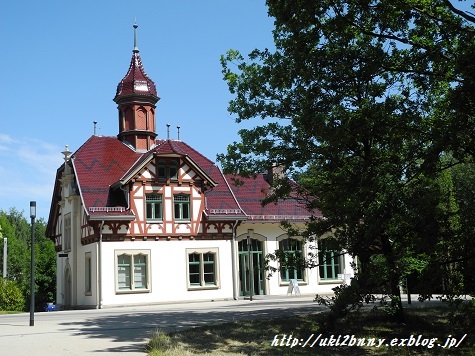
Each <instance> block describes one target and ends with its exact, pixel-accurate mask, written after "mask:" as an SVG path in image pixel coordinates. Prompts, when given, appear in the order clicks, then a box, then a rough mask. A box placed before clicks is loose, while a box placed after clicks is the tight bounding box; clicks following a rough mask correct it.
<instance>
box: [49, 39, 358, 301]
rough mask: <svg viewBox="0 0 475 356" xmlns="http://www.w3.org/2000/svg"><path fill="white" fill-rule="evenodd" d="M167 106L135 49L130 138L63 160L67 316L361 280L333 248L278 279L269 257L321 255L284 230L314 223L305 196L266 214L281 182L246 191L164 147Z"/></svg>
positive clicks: (129, 87)
mask: <svg viewBox="0 0 475 356" xmlns="http://www.w3.org/2000/svg"><path fill="white" fill-rule="evenodd" d="M158 100H159V97H158V96H157V91H156V88H155V84H154V83H153V81H152V80H151V79H150V78H148V76H147V74H146V73H145V71H144V69H143V66H142V62H141V59H140V55H139V51H138V49H137V47H134V50H133V55H132V60H131V63H130V67H129V70H128V72H127V74H126V75H125V77H124V78H123V79H122V81H121V82H120V83H119V85H118V87H117V93H116V96H115V98H114V101H115V102H116V103H117V105H118V111H119V134H118V136H117V137H103V136H95V135H94V136H92V137H90V138H89V139H88V140H87V141H86V142H85V143H84V144H83V145H82V146H81V147H80V148H79V149H77V150H76V152H74V153H71V152H69V150H68V149H66V150H65V151H64V152H63V154H64V164H63V165H61V167H59V168H58V171H57V175H56V181H55V187H54V192H53V198H52V204H51V211H50V217H49V221H48V226H47V234H48V236H49V237H51V238H52V239H53V240H54V242H55V245H56V251H57V299H56V304H57V305H58V306H59V307H60V308H102V307H110V306H122V305H139V304H152V303H162V302H170V301H187V300H189V301H196V300H219V299H232V298H234V299H237V298H239V297H240V296H245V295H249V294H250V293H252V294H254V295H256V294H267V295H282V294H286V293H287V291H288V287H289V283H290V280H293V279H295V280H297V282H298V285H299V289H300V292H301V293H302V294H304V293H305V294H306V293H315V294H317V293H319V294H323V293H331V289H332V288H333V287H335V286H336V285H338V284H341V283H342V282H343V275H345V274H352V273H353V271H352V269H351V267H350V258H349V256H347V255H344V256H340V254H339V253H335V252H336V251H331V250H322V251H320V253H321V257H320V264H321V265H320V266H319V267H318V268H314V269H308V268H287V269H285V268H283V269H281V270H280V271H279V272H277V273H274V274H273V275H272V276H271V277H270V278H267V277H268V275H267V272H266V270H265V268H264V262H265V256H266V254H268V253H273V252H274V251H275V250H279V249H280V250H285V251H289V252H291V253H292V254H302V255H306V253H307V252H308V251H310V249H311V246H308V245H304V244H302V239H301V238H299V237H294V236H287V235H286V233H285V231H284V230H283V229H282V228H281V227H280V222H281V221H282V220H286V221H289V222H292V223H295V224H299V225H302V226H303V224H305V222H306V221H307V220H308V219H309V215H310V213H309V212H308V211H307V210H306V209H305V207H304V206H303V205H302V204H301V203H300V202H299V201H298V200H297V199H287V200H285V201H279V202H278V203H277V204H270V205H267V206H265V207H263V206H262V205H261V201H262V199H263V198H264V197H265V194H266V192H267V191H268V189H269V187H270V186H269V183H268V179H271V178H272V174H259V175H258V176H257V178H256V179H243V183H244V184H243V185H240V186H234V185H233V184H232V183H231V179H230V178H231V177H226V176H224V175H223V174H222V173H221V171H220V170H219V168H218V167H217V166H216V165H215V164H214V163H213V162H212V161H210V160H209V159H207V158H206V157H204V156H203V155H201V154H200V153H199V152H198V151H196V150H195V149H193V148H191V147H190V146H188V145H187V144H186V143H185V142H182V141H179V140H170V139H157V137H156V136H157V135H156V133H155V132H156V130H155V108H156V106H155V104H156V103H157V102H158ZM204 139H206V138H204ZM248 237H249V241H250V242H251V244H250V250H251V252H248ZM323 256H325V258H324V257H323ZM249 257H250V258H249ZM273 266H274V267H276V268H279V266H278V265H277V263H275V262H274V263H273ZM251 281H252V282H251ZM251 286H252V287H251Z"/></svg>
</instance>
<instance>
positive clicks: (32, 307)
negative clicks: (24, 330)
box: [30, 201, 36, 326]
mask: <svg viewBox="0 0 475 356" xmlns="http://www.w3.org/2000/svg"><path fill="white" fill-rule="evenodd" d="M30 218H31V275H30V280H31V288H30V326H34V325H35V218H36V202H35V201H30Z"/></svg>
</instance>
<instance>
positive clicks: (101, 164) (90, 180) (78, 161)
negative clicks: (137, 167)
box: [72, 136, 140, 213]
mask: <svg viewBox="0 0 475 356" xmlns="http://www.w3.org/2000/svg"><path fill="white" fill-rule="evenodd" d="M138 158H140V154H139V153H136V152H135V151H134V150H132V149H131V148H130V147H129V146H127V145H125V144H124V143H123V142H121V141H119V140H118V139H117V138H116V137H101V136H92V137H91V138H89V140H87V141H86V142H85V143H84V144H83V145H82V146H81V147H80V148H79V149H78V150H77V151H76V152H75V153H74V154H73V155H72V160H73V165H74V170H75V172H76V179H77V183H78V186H79V189H80V193H81V196H82V199H83V203H84V206H85V208H86V210H89V208H91V207H105V206H107V202H108V197H109V187H110V185H112V184H113V183H115V182H117V181H118V180H119V179H120V178H121V177H122V176H123V175H124V173H125V172H126V171H127V170H128V169H129V167H130V166H132V165H133V164H134V163H135V161H137V159H138ZM88 213H89V211H88Z"/></svg>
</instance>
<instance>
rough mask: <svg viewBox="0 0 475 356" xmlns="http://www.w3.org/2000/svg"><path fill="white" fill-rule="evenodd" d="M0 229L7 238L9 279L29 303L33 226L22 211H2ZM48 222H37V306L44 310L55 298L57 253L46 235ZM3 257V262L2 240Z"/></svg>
mask: <svg viewBox="0 0 475 356" xmlns="http://www.w3.org/2000/svg"><path fill="white" fill-rule="evenodd" d="M0 226H1V227H2V233H3V236H4V237H6V238H8V261H7V279H8V280H11V281H14V282H15V284H16V285H17V286H18V288H19V289H20V291H21V293H22V295H23V300H24V301H25V302H26V303H27V304H28V305H24V306H23V308H24V309H25V310H26V309H28V307H29V300H30V286H31V285H30V274H31V226H30V224H29V223H28V221H27V220H26V219H25V217H24V216H23V213H22V212H19V211H17V210H16V209H14V208H12V209H10V210H9V211H8V212H7V213H6V212H4V211H0ZM45 231H46V223H45V221H44V220H43V219H38V220H36V221H35V307H36V308H37V309H38V310H41V309H42V307H43V306H44V305H45V304H46V303H47V302H52V301H54V296H55V295H56V292H55V291H56V252H55V248H54V243H53V242H52V241H51V240H50V239H49V238H48V237H46V236H45ZM0 255H1V258H2V261H3V239H2V241H1V251H0Z"/></svg>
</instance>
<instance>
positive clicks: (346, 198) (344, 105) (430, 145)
mask: <svg viewBox="0 0 475 356" xmlns="http://www.w3.org/2000/svg"><path fill="white" fill-rule="evenodd" d="M267 5H268V8H269V15H270V16H272V17H274V18H275V30H274V42H275V49H274V50H268V49H265V50H254V51H253V52H252V53H251V54H249V56H248V58H245V57H244V56H243V55H242V54H240V53H239V52H238V51H236V50H230V51H229V52H228V53H227V55H226V56H223V57H222V65H223V74H224V78H225V80H226V81H227V83H228V86H229V90H230V92H231V93H232V94H233V95H234V98H233V99H232V101H231V102H230V105H229V111H230V112H231V113H232V114H234V115H236V120H237V122H241V121H242V120H248V119H252V118H261V119H263V120H264V121H263V124H261V125H258V126H257V127H255V128H253V129H242V130H240V131H239V134H240V136H241V142H234V143H233V144H231V145H230V146H229V147H228V150H227V153H226V154H222V155H218V160H219V161H220V162H221V164H222V166H223V169H224V170H225V171H226V172H232V173H240V174H242V175H250V174H253V173H255V172H259V171H264V170H266V169H267V168H268V166H269V164H277V165H280V166H282V167H285V169H286V171H287V172H288V173H289V174H292V173H299V172H302V171H306V172H305V173H304V174H303V175H301V177H300V178H301V180H300V181H301V183H302V184H303V185H304V186H305V188H306V191H305V194H302V198H305V199H307V203H308V207H309V211H313V210H314V209H318V210H320V211H321V212H322V213H323V215H324V216H325V219H315V220H314V221H313V222H312V223H310V224H308V226H307V231H305V232H304V233H303V234H304V235H305V236H307V237H309V238H311V236H321V235H322V234H323V233H325V232H331V233H332V235H333V237H334V238H335V240H336V241H337V242H338V243H339V245H340V246H341V247H342V248H344V249H346V250H347V251H348V252H349V253H350V254H352V255H354V256H357V257H358V261H359V270H358V277H357V279H356V280H357V282H358V283H356V281H355V285H356V284H358V285H359V286H360V287H361V286H363V288H362V291H361V293H360V294H364V293H367V292H371V291H372V290H373V289H372V287H373V286H375V285H377V286H378V288H379V289H381V288H382V289H383V291H384V292H385V293H387V294H388V295H390V296H391V297H392V301H393V303H392V306H393V307H394V310H395V313H396V315H398V316H399V317H402V306H401V303H400V294H399V284H400V281H401V278H402V277H403V276H405V275H407V274H410V273H412V272H414V271H416V270H417V271H420V270H422V269H424V268H425V267H427V266H430V265H431V263H432V262H433V260H434V259H437V257H434V256H437V248H436V246H437V244H438V242H439V241H441V240H443V239H447V236H449V237H450V234H451V231H450V229H449V230H448V229H447V227H448V226H449V227H450V224H448V223H447V221H448V220H449V219H450V216H451V214H452V212H451V211H450V209H448V208H447V206H446V205H443V204H442V205H441V204H440V198H441V197H442V196H443V195H444V192H446V191H450V189H449V190H447V189H445V190H444V186H443V185H441V184H440V172H442V171H444V170H445V169H446V168H448V167H450V166H452V165H454V164H456V163H458V162H460V161H463V160H464V159H466V158H467V157H470V156H472V155H473V149H474V142H473V138H474V134H475V125H474V123H475V120H474V109H473V108H474V105H473V101H474V95H473V92H474V91H473V88H474V79H473V75H474V73H475V71H474V64H473V54H474V53H475V40H474V34H475V32H474V31H475V28H474V27H473V21H474V18H473V17H472V16H471V15H470V13H467V12H464V11H460V10H457V7H454V5H452V4H451V3H450V2H449V1H443V0H433V1H425V0H408V1H370V0H352V1H337V0H336V1H330V0H329V1H305V0H295V1H285V0H268V1H267ZM444 152H451V155H450V157H451V159H443V160H442V159H441V157H442V156H443V153H444ZM274 184H275V185H276V189H275V190H273V192H274V194H273V195H272V196H270V197H268V199H267V201H271V200H272V199H278V198H280V197H283V196H285V195H286V194H288V191H289V189H290V185H289V184H286V181H285V180H280V179H275V180H274ZM311 197H316V198H311ZM444 241H445V240H444ZM376 264H378V266H380V267H378V275H377V276H375V275H374V274H373V273H371V272H372V271H374V269H375V265H376ZM381 266H383V267H381ZM381 268H382V269H381ZM376 277H377V278H376Z"/></svg>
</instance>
